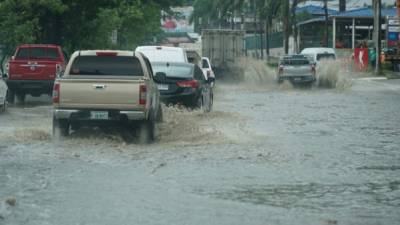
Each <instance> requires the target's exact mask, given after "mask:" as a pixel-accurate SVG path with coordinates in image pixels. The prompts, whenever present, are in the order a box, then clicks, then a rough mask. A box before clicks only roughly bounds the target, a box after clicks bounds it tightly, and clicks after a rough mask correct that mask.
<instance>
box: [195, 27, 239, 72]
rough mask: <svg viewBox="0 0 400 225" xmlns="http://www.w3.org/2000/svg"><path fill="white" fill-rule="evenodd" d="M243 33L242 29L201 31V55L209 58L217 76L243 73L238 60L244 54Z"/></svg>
mask: <svg viewBox="0 0 400 225" xmlns="http://www.w3.org/2000/svg"><path fill="white" fill-rule="evenodd" d="M244 35H245V31H242V30H220V29H216V30H203V31H202V36H201V38H202V56H204V57H207V58H209V59H210V60H211V62H212V63H213V65H212V66H213V70H214V72H215V73H216V74H217V76H228V77H240V76H242V75H243V69H242V68H241V67H240V63H239V60H240V58H241V57H243V54H244Z"/></svg>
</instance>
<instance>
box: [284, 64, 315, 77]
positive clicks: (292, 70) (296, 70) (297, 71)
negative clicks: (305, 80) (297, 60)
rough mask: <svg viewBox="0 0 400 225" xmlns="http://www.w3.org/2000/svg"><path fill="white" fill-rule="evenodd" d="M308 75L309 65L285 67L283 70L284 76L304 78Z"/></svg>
mask: <svg viewBox="0 0 400 225" xmlns="http://www.w3.org/2000/svg"><path fill="white" fill-rule="evenodd" d="M310 74H311V66H310V65H285V66H284V68H283V75H284V76H306V75H310Z"/></svg>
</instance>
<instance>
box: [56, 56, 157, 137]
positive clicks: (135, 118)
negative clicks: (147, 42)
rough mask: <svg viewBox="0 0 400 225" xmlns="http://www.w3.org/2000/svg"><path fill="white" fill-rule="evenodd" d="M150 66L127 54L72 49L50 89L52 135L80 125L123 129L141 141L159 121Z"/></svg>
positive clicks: (152, 134)
mask: <svg viewBox="0 0 400 225" xmlns="http://www.w3.org/2000/svg"><path fill="white" fill-rule="evenodd" d="M159 96H160V93H159V91H158V88H157V85H156V83H154V81H153V74H152V68H151V65H150V62H149V61H148V59H147V58H146V57H145V56H143V54H141V53H138V52H132V51H95V50H91V51H77V52H75V53H74V54H73V55H72V57H71V60H70V61H69V63H68V65H67V67H66V70H65V74H64V76H62V77H61V78H59V79H57V80H56V82H55V84H54V89H53V103H54V118H53V134H54V135H55V136H56V137H60V136H68V135H69V134H70V131H71V130H77V129H79V128H80V127H82V126H109V125H118V126H124V127H125V128H126V129H127V130H128V131H130V132H132V134H135V133H136V134H137V135H138V137H139V140H140V141H141V142H143V143H149V142H151V141H153V140H154V129H155V123H156V122H157V121H161V120H162V109H161V104H160V100H159Z"/></svg>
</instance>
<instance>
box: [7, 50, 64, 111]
mask: <svg viewBox="0 0 400 225" xmlns="http://www.w3.org/2000/svg"><path fill="white" fill-rule="evenodd" d="M66 64H67V57H66V56H65V54H64V52H63V51H62V49H61V47H60V46H58V45H44V44H35V45H31V44H29V45H21V46H19V47H18V48H17V50H16V51H15V54H14V55H13V56H12V58H11V60H10V61H9V63H8V64H7V65H6V68H7V69H8V79H7V85H8V88H9V94H8V101H9V102H10V103H13V102H14V99H15V96H17V99H18V101H20V102H24V101H25V96H26V95H28V94H30V95H32V96H35V97H39V96H40V95H42V94H48V95H51V93H52V90H53V85H54V80H55V79H56V78H57V77H59V76H60V75H61V73H62V71H64V69H65V66H66Z"/></svg>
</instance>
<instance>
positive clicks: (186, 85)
mask: <svg viewBox="0 0 400 225" xmlns="http://www.w3.org/2000/svg"><path fill="white" fill-rule="evenodd" d="M176 84H177V85H178V86H179V87H183V88H197V87H199V82H197V80H185V81H181V82H178V83H176Z"/></svg>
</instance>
